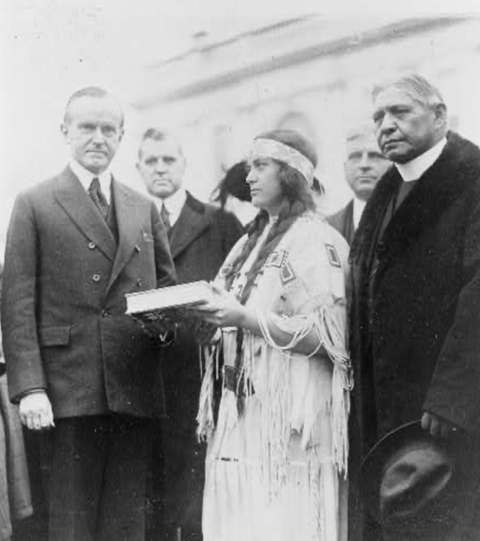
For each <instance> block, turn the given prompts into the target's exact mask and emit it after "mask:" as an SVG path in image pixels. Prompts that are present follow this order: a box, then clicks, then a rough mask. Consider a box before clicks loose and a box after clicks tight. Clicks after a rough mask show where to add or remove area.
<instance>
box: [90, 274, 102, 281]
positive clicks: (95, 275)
mask: <svg viewBox="0 0 480 541" xmlns="http://www.w3.org/2000/svg"><path fill="white" fill-rule="evenodd" d="M100 278H101V276H100V274H94V275H93V276H92V280H93V281H94V282H100Z"/></svg>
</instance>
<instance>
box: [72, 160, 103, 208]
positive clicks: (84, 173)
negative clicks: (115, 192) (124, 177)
mask: <svg viewBox="0 0 480 541" xmlns="http://www.w3.org/2000/svg"><path fill="white" fill-rule="evenodd" d="M70 169H71V170H72V171H73V174H74V175H75V176H76V177H77V178H78V180H79V181H80V183H81V185H82V186H83V187H84V188H85V191H86V192H88V188H89V187H90V184H91V183H92V180H93V179H94V178H95V177H97V178H98V180H99V182H100V188H101V190H102V192H103V195H104V196H105V199H106V200H107V202H108V204H110V185H111V183H112V175H111V173H110V171H109V170H108V169H106V170H105V171H104V172H103V173H100V174H99V175H96V174H95V173H92V172H91V171H89V170H88V169H85V167H83V165H81V164H79V163H78V162H77V161H76V160H71V161H70Z"/></svg>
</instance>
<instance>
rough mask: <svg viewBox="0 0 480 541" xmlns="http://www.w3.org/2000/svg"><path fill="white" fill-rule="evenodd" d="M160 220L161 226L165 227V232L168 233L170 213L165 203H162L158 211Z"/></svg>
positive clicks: (170, 225)
mask: <svg viewBox="0 0 480 541" xmlns="http://www.w3.org/2000/svg"><path fill="white" fill-rule="evenodd" d="M160 218H161V219H162V222H163V225H164V226H165V229H166V230H167V232H168V231H170V229H171V227H172V224H171V223H170V213H169V212H168V210H167V207H166V206H165V203H162V208H161V210H160Z"/></svg>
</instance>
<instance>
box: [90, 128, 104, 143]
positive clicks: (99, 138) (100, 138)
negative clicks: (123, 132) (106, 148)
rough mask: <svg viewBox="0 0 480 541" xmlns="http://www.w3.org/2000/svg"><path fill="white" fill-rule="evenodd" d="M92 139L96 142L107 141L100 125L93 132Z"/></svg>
mask: <svg viewBox="0 0 480 541" xmlns="http://www.w3.org/2000/svg"><path fill="white" fill-rule="evenodd" d="M92 139H93V141H94V142H95V143H103V142H104V141H105V137H104V135H103V133H102V129H101V127H100V126H97V127H96V128H95V131H94V132H93V136H92Z"/></svg>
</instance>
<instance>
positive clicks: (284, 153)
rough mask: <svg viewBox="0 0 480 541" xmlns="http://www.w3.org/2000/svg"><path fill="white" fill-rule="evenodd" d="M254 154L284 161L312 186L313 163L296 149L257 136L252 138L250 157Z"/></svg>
mask: <svg viewBox="0 0 480 541" xmlns="http://www.w3.org/2000/svg"><path fill="white" fill-rule="evenodd" d="M255 156H265V157H267V158H272V159H274V160H279V161H281V162H285V163H286V164H287V165H289V166H290V167H293V169H296V170H297V171H298V172H299V173H301V174H302V175H303V178H304V179H305V180H306V182H307V184H308V185H309V186H310V188H311V187H312V184H313V170H314V166H313V163H312V162H311V161H310V160H309V159H308V158H307V157H306V156H304V155H303V154H302V153H301V152H299V151H298V150H295V149H294V148H292V147H289V146H288V145H285V144H283V143H280V142H279V141H275V140H274V139H265V138H263V137H259V138H258V139H254V140H253V145H252V148H251V151H250V159H252V158H254V157H255Z"/></svg>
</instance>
